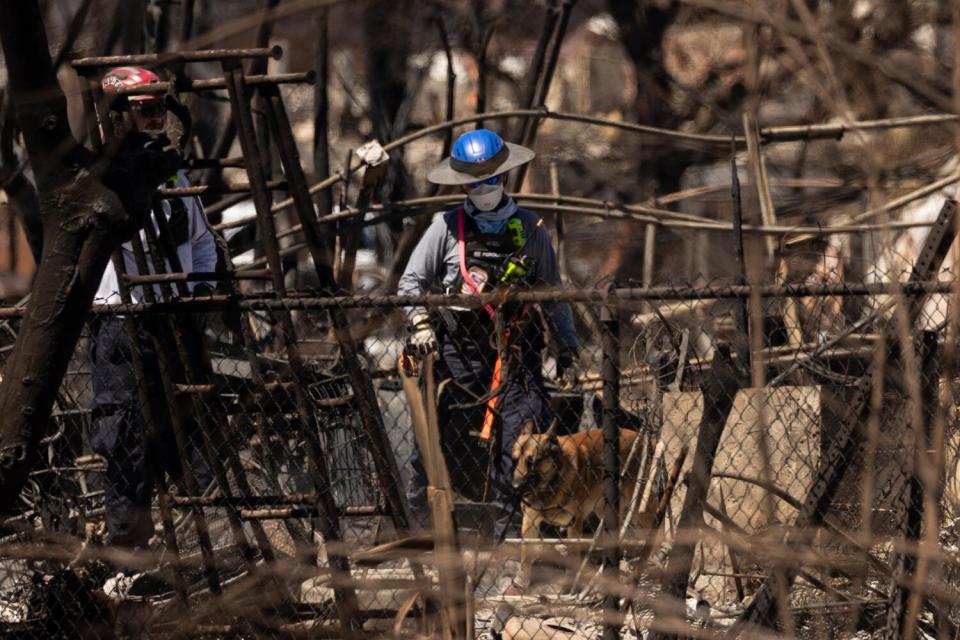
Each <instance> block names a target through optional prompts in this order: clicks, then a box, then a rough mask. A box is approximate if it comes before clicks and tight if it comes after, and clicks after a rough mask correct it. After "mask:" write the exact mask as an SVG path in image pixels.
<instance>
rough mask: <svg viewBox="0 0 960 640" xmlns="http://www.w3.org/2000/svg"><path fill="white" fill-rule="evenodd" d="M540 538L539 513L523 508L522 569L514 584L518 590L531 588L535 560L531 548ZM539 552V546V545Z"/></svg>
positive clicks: (521, 533)
mask: <svg viewBox="0 0 960 640" xmlns="http://www.w3.org/2000/svg"><path fill="white" fill-rule="evenodd" d="M539 537H540V518H539V517H538V515H537V513H536V512H535V511H534V510H533V509H531V508H529V507H527V506H524V507H523V525H522V526H521V530H520V569H519V570H518V571H517V577H516V578H514V580H513V584H514V586H515V587H517V589H521V590H524V589H527V588H529V587H530V577H531V574H532V573H533V558H531V554H530V547H531V545H533V544H536V543H535V542H534V540H537V539H538V538H539ZM537 548H538V550H539V544H538V545H537Z"/></svg>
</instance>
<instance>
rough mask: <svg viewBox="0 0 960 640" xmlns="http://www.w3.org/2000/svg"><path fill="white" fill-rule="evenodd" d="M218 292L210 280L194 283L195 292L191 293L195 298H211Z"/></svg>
mask: <svg viewBox="0 0 960 640" xmlns="http://www.w3.org/2000/svg"><path fill="white" fill-rule="evenodd" d="M216 293H217V291H216V289H214V288H213V286H212V285H211V284H210V283H209V282H198V283H197V284H195V285H193V292H192V293H191V295H192V296H193V297H194V298H209V297H210V296H212V295H215V294H216Z"/></svg>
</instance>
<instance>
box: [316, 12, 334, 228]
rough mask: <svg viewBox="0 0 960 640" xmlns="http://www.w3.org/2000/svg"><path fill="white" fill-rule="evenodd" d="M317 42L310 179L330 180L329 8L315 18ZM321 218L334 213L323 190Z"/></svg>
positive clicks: (329, 194)
mask: <svg viewBox="0 0 960 640" xmlns="http://www.w3.org/2000/svg"><path fill="white" fill-rule="evenodd" d="M314 26H315V27H316V33H317V41H316V44H315V45H314V47H315V49H314V56H313V64H314V68H315V69H316V72H317V82H316V84H315V85H314V88H313V179H314V180H317V181H319V180H323V179H325V178H327V177H329V176H330V140H329V137H330V135H329V133H330V122H329V120H330V96H329V88H330V7H320V8H318V9H317V15H316V17H315V18H314ZM317 207H318V208H319V209H320V215H327V214H329V213H330V212H332V211H333V193H332V191H331V189H324V190H323V191H321V192H320V193H318V194H317Z"/></svg>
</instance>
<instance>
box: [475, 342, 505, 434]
mask: <svg viewBox="0 0 960 640" xmlns="http://www.w3.org/2000/svg"><path fill="white" fill-rule="evenodd" d="M503 337H504V342H506V341H507V339H509V338H510V330H509V329H507V330H506V331H504V336H503ZM502 369H503V359H502V358H501V357H500V354H499V353H498V354H497V361H496V362H494V363H493V380H491V381H490V393H491V395H492V396H493V397H492V398H490V399H489V400H487V410H486V412H485V413H484V414H483V428H482V429H480V439H481V440H489V439H490V438H491V436H493V419H494V417H495V414H494V410H495V409H496V408H497V400H498V399H499V398H500V396H498V395H497V390H498V389H499V388H500V371H501V370H502Z"/></svg>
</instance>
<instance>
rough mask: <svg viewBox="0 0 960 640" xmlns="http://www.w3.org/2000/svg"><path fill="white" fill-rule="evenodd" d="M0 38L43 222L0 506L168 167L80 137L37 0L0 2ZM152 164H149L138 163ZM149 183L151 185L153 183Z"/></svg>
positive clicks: (3, 395)
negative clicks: (110, 151)
mask: <svg viewBox="0 0 960 640" xmlns="http://www.w3.org/2000/svg"><path fill="white" fill-rule="evenodd" d="M0 43H2V45H3V53H4V57H5V60H6V65H7V72H8V75H9V89H10V96H11V99H12V101H13V104H14V106H15V107H16V110H17V124H18V127H19V129H20V131H21V132H22V133H23V137H24V140H25V142H26V149H27V153H28V154H29V156H30V162H31V165H32V168H33V172H34V175H35V177H36V183H37V189H38V193H39V204H40V214H41V219H42V221H43V235H44V243H43V254H42V259H41V261H40V268H39V270H38V271H37V274H36V280H35V282H34V287H33V295H32V296H31V299H30V303H29V306H28V307H27V313H26V317H25V318H24V321H23V324H22V326H21V328H20V332H19V334H18V336H17V342H16V345H15V348H14V350H13V352H12V354H11V355H10V358H9V360H8V361H7V363H6V367H5V369H4V372H3V373H4V376H3V382H2V383H0V411H2V418H0V512H5V511H8V510H9V509H10V507H11V505H12V504H13V503H15V502H16V500H17V496H18V494H19V492H20V488H21V486H22V485H23V483H24V482H25V481H26V479H27V474H28V472H29V470H30V467H31V464H32V462H33V460H34V457H35V454H36V449H37V444H38V441H39V438H40V435H41V433H42V432H43V429H44V427H45V425H46V423H47V420H48V418H49V415H50V411H51V408H52V406H53V402H54V399H55V398H56V395H57V389H58V387H59V386H60V382H61V380H62V379H63V376H64V374H65V373H66V369H67V364H68V362H69V359H70V355H71V354H72V353H73V350H74V346H75V345H76V342H77V340H78V338H79V336H80V331H81V328H82V326H83V321H84V317H85V316H86V313H87V311H88V310H89V308H90V305H91V303H92V301H93V295H94V292H95V291H96V288H97V285H98V283H99V281H100V276H101V275H102V274H103V270H104V268H105V267H106V265H107V261H108V260H109V258H110V254H111V253H112V252H113V250H114V249H115V248H116V247H117V246H118V245H119V243H120V242H121V241H122V239H123V238H124V236H125V235H126V234H129V233H130V232H132V230H133V229H134V228H135V225H136V223H137V222H138V219H137V218H138V216H136V214H135V212H136V211H138V210H142V211H144V212H145V211H146V209H147V203H146V202H138V197H141V196H138V193H141V195H142V193H146V194H149V193H150V192H151V191H152V190H153V187H155V186H156V184H157V183H159V182H160V179H155V181H154V180H153V178H154V176H153V175H151V174H156V173H163V174H164V175H169V173H168V171H169V169H170V167H169V166H161V164H162V162H161V160H162V159H161V158H148V157H147V156H146V155H143V154H141V155H139V156H138V157H137V158H134V157H133V156H132V155H130V154H129V153H127V152H124V153H123V154H122V156H123V157H121V156H120V155H118V156H117V157H116V158H100V157H97V156H96V155H94V154H93V153H92V152H90V151H89V150H87V149H85V148H83V147H81V146H80V145H78V144H77V143H76V142H75V141H74V140H73V138H72V136H71V133H70V128H69V125H68V122H67V105H66V99H65V98H64V95H63V92H62V91H61V89H60V86H59V84H58V82H57V76H56V71H55V69H54V67H53V63H52V61H51V59H50V54H49V47H48V43H47V38H46V31H45V28H44V24H43V18H42V15H41V12H40V8H39V5H38V3H37V2H36V0H25V1H23V2H5V3H2V4H0ZM148 159H152V160H155V161H156V162H157V164H156V166H154V167H153V169H154V170H149V168H148V167H147V165H146V164H145V163H144V161H146V160H148ZM151 182H152V184H149V183H151Z"/></svg>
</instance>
